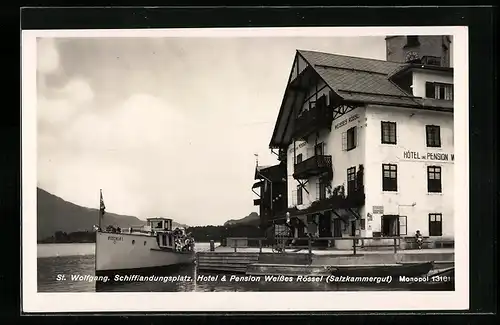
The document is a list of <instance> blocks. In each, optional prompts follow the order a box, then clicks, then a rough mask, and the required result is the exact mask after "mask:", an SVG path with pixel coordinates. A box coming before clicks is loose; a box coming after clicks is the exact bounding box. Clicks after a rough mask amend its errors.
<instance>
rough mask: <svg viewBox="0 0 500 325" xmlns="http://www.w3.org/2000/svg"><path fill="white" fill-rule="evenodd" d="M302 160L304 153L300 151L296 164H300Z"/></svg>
mask: <svg viewBox="0 0 500 325" xmlns="http://www.w3.org/2000/svg"><path fill="white" fill-rule="evenodd" d="M301 162H302V154H301V153H299V154H298V155H297V158H296V162H295V163H296V164H300V163H301Z"/></svg>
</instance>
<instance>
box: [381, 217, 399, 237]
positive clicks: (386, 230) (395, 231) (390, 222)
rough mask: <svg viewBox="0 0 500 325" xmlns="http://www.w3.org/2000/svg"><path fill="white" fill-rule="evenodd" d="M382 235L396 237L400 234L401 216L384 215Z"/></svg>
mask: <svg viewBox="0 0 500 325" xmlns="http://www.w3.org/2000/svg"><path fill="white" fill-rule="evenodd" d="M381 226H382V236H385V237H396V236H399V218H398V216H397V215H383V216H382V225H381Z"/></svg>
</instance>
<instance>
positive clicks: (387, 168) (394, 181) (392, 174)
mask: <svg viewBox="0 0 500 325" xmlns="http://www.w3.org/2000/svg"><path fill="white" fill-rule="evenodd" d="M382 189H383V190H384V191H389V192H395V191H397V190H398V166H397V165H393V164H382Z"/></svg>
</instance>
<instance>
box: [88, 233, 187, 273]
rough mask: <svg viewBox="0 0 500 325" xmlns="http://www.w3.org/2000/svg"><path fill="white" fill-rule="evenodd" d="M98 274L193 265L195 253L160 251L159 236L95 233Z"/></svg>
mask: <svg viewBox="0 0 500 325" xmlns="http://www.w3.org/2000/svg"><path fill="white" fill-rule="evenodd" d="M95 249H96V252H95V270H96V274H102V273H110V272H118V271H124V270H127V271H131V270H141V269H153V268H162V267H168V266H174V265H183V264H191V263H194V260H195V253H194V252H176V251H173V250H166V249H161V248H160V247H159V246H158V242H157V239H156V237H154V236H150V235H144V234H127V233H107V232H100V231H98V232H96V245H95Z"/></svg>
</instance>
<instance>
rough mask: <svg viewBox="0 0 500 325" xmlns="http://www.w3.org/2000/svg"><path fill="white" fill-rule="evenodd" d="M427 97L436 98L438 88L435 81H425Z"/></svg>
mask: <svg viewBox="0 0 500 325" xmlns="http://www.w3.org/2000/svg"><path fill="white" fill-rule="evenodd" d="M425 97H427V98H436V88H435V86H434V83H433V82H426V83H425Z"/></svg>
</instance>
